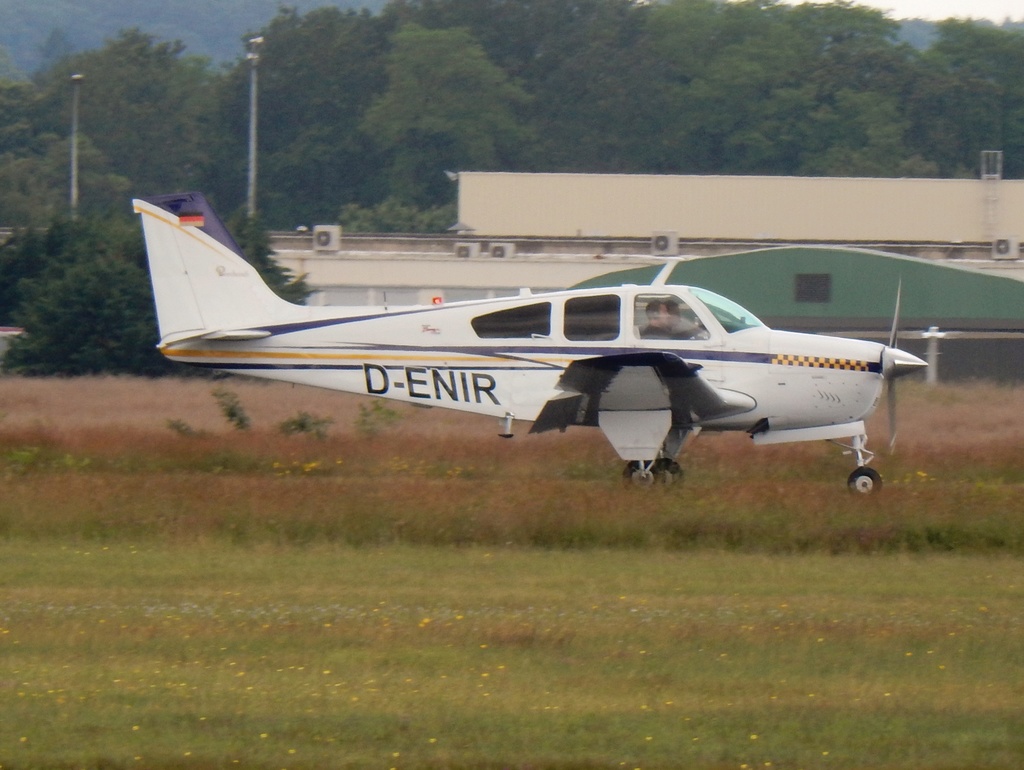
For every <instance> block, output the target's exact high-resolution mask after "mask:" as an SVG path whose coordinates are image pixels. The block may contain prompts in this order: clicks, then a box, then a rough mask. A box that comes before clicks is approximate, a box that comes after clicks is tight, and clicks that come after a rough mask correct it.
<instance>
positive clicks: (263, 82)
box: [204, 8, 388, 228]
mask: <svg viewBox="0 0 1024 770" xmlns="http://www.w3.org/2000/svg"><path fill="white" fill-rule="evenodd" d="M261 35H262V36H263V38H264V41H265V42H264V43H263V44H262V45H261V46H260V52H259V56H260V59H259V69H258V76H259V132H258V133H259V139H258V150H259V153H258V156H259V185H258V190H257V193H258V206H257V208H258V210H259V211H260V214H261V217H262V218H263V220H264V221H265V222H266V223H267V224H268V225H270V226H273V227H279V228H280V227H288V228H291V227H295V226H297V225H300V224H306V225H309V224H314V223H318V222H331V221H334V220H335V218H336V216H337V212H338V209H339V208H340V207H341V206H342V205H343V204H345V203H350V202H359V203H364V204H369V203H374V202H376V201H377V200H379V199H380V198H381V197H383V196H384V195H385V194H386V190H385V189H383V184H382V183H380V182H379V179H380V176H381V169H382V167H383V165H384V161H383V159H382V156H381V153H380V151H379V150H378V149H377V146H376V145H375V143H374V142H373V140H372V138H371V137H369V136H367V135H366V134H364V133H363V132H362V131H360V130H359V122H360V120H361V119H362V115H363V113H364V112H365V111H366V109H367V107H368V106H369V104H370V102H371V101H372V100H373V98H374V97H375V96H376V95H377V94H379V93H380V92H381V91H382V90H383V89H384V86H385V84H386V75H385V72H384V55H385V52H386V50H387V46H388V38H387V31H386V28H385V25H384V24H383V23H382V22H381V20H380V19H379V18H377V17H374V16H371V15H369V14H368V13H356V12H342V11H339V10H338V9H336V8H320V9H317V10H315V11H311V12H310V13H309V14H307V15H306V16H304V17H302V16H299V15H298V13H296V12H295V11H294V10H286V9H283V10H282V11H281V12H280V13H279V14H278V16H277V17H276V18H275V19H274V20H273V21H272V22H271V23H270V24H269V25H268V26H267V27H266V28H265V29H264V30H262V32H261ZM249 73H250V66H249V63H248V62H247V61H246V60H244V59H243V60H241V61H239V62H238V63H237V64H236V65H235V67H233V68H232V69H231V70H230V71H229V72H228V73H227V74H226V75H225V76H224V77H223V78H221V80H220V82H219V83H218V84H217V87H216V99H215V102H216V104H215V108H214V113H213V115H212V119H213V127H212V130H211V132H210V134H211V135H210V147H211V157H210V163H209V166H208V168H207V170H206V172H205V174H204V177H205V182H204V189H205V190H207V191H209V193H210V197H211V198H214V199H216V200H218V202H219V204H220V205H221V206H222V207H223V208H224V209H225V210H231V209H232V208H233V207H236V206H239V205H241V203H242V201H243V199H244V195H245V179H246V161H247V142H248V130H249V123H248V117H249V102H248V100H249Z"/></svg>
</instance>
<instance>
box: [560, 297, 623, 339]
mask: <svg viewBox="0 0 1024 770" xmlns="http://www.w3.org/2000/svg"><path fill="white" fill-rule="evenodd" d="M621 306H622V302H621V301H620V300H619V297H618V296H617V295H615V294H602V295H599V296H596V297H573V298H571V299H567V300H566V301H565V338H566V339H569V340H613V339H615V338H617V337H618V336H619V322H620V315H621V313H620V307H621Z"/></svg>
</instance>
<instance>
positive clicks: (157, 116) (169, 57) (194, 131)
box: [39, 29, 211, 212]
mask: <svg viewBox="0 0 1024 770" xmlns="http://www.w3.org/2000/svg"><path fill="white" fill-rule="evenodd" d="M183 53H184V46H183V45H182V44H181V43H177V42H175V43H158V42H156V40H155V39H154V38H153V37H151V36H150V35H146V34H144V33H143V32H141V31H139V30H137V29H131V30H125V31H123V32H121V33H120V34H119V35H118V36H117V37H116V38H114V39H113V40H111V41H109V42H108V43H107V44H106V45H105V46H104V47H103V48H101V49H98V50H95V51H87V52H85V53H81V54H77V55H75V56H71V57H69V58H66V59H63V60H61V62H60V63H59V64H57V65H56V66H55V67H54V68H53V69H51V70H49V71H48V72H47V73H46V74H45V75H44V76H43V77H41V78H40V83H41V86H40V88H41V92H42V93H41V99H40V102H41V104H40V120H39V122H40V124H41V125H42V126H44V127H45V128H46V129H48V130H50V131H52V132H54V133H57V134H59V135H64V134H65V133H66V131H67V130H68V126H69V125H70V118H69V114H68V111H69V105H70V99H69V87H68V79H69V77H70V75H71V74H72V73H81V74H84V76H85V79H84V80H83V81H82V86H81V100H80V119H79V126H80V132H81V135H82V137H83V138H87V139H88V140H89V141H90V142H91V143H92V146H93V147H95V149H96V150H97V152H98V153H99V155H100V157H102V158H103V159H104V160H105V163H106V164H109V168H110V170H111V171H112V172H113V173H115V174H117V175H119V176H121V177H123V178H125V179H127V180H129V187H130V190H129V192H130V194H147V193H149V194H151V193H153V192H157V191H160V192H163V191H167V190H177V189H192V188H193V187H195V186H196V185H197V183H198V182H199V181H200V173H199V172H200V171H201V170H202V169H203V168H205V167H206V144H207V142H208V140H209V137H208V136H207V132H206V126H207V125H208V122H209V121H208V117H207V116H208V115H209V108H210V101H209V100H210V97H211V91H210V87H209V86H210V82H211V75H210V72H209V63H208V62H207V60H205V59H201V58H199V57H192V56H184V55H183ZM88 168H89V164H88V163H87V162H86V159H85V158H83V159H82V171H83V173H85V172H86V171H87V170H88ZM81 205H82V211H83V212H88V211H90V210H96V208H99V209H100V210H108V209H113V208H115V207H116V209H117V210H119V211H126V207H125V200H124V197H120V198H119V199H118V200H116V201H115V200H110V199H105V200H99V201H97V200H95V199H91V198H90V197H89V196H87V195H86V194H85V191H84V190H83V193H82V196H81ZM93 207H95V208H93Z"/></svg>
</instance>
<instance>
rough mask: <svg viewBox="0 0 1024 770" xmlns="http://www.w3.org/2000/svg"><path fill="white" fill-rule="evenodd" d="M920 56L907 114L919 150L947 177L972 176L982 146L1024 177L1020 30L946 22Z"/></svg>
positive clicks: (1023, 59) (1023, 61) (1023, 64)
mask: <svg viewBox="0 0 1024 770" xmlns="http://www.w3.org/2000/svg"><path fill="white" fill-rule="evenodd" d="M924 59H925V63H926V65H927V68H926V69H925V70H924V71H923V73H922V76H921V78H920V79H919V80H918V82H917V86H918V88H917V90H916V91H915V93H914V94H913V103H912V107H913V112H912V113H911V114H912V119H913V123H914V132H915V136H916V137H917V139H918V141H919V142H920V143H921V151H922V152H923V153H926V154H929V155H934V156H936V157H937V158H939V159H941V171H942V173H943V174H945V175H958V176H963V175H971V176H974V175H976V174H977V173H978V164H979V159H980V155H981V151H982V150H1003V153H1004V163H1005V165H1004V173H1005V174H1006V175H1007V176H1009V177H1016V178H1019V177H1022V176H1024V33H1022V32H1020V31H1010V30H1003V29H998V28H995V27H988V26H984V25H979V24H973V23H971V22H966V21H957V20H950V21H944V22H941V23H940V24H939V25H938V40H937V41H936V43H935V45H933V46H932V48H931V49H929V50H928V51H927V52H926V53H925V55H924Z"/></svg>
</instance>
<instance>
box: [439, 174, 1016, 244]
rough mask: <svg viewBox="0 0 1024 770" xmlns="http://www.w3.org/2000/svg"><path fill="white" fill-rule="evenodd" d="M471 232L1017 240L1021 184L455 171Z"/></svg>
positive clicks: (842, 239)
mask: <svg viewBox="0 0 1024 770" xmlns="http://www.w3.org/2000/svg"><path fill="white" fill-rule="evenodd" d="M459 222H461V223H464V224H466V225H468V226H469V227H471V228H472V229H473V232H472V235H473V236H474V237H499V238H500V237H515V236H537V237H610V238H612V237H648V236H650V235H651V234H652V233H654V232H656V231H668V232H675V233H677V234H678V236H679V237H680V238H697V239H705V238H724V239H737V240H762V239H771V240H784V241H840V242H857V241H869V242H875V241H940V242H958V241H964V242H985V241H991V240H994V239H996V238H1020V239H1024V181H1020V180H998V181H992V180H974V179H864V178H833V177H757V176H656V175H642V174H637V175H631V174H628V175H627V174H514V173H489V172H462V173H460V174H459Z"/></svg>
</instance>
